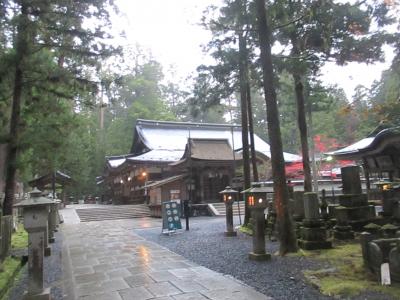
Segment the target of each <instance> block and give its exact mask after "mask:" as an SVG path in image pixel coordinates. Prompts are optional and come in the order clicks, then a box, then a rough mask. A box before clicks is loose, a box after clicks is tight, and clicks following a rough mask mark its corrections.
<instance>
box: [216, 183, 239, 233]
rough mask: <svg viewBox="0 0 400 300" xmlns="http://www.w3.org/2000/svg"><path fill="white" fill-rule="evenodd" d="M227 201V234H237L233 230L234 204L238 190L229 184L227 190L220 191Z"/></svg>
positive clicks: (225, 201)
mask: <svg viewBox="0 0 400 300" xmlns="http://www.w3.org/2000/svg"><path fill="white" fill-rule="evenodd" d="M219 193H220V194H221V195H222V199H223V200H224V203H225V209H226V231H225V236H236V235H237V233H236V231H234V230H233V209H232V205H233V202H235V200H236V197H237V194H238V192H237V191H236V190H234V189H232V188H231V187H230V186H227V187H226V188H225V190H223V191H221V192H219Z"/></svg>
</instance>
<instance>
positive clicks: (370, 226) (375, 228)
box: [363, 223, 382, 231]
mask: <svg viewBox="0 0 400 300" xmlns="http://www.w3.org/2000/svg"><path fill="white" fill-rule="evenodd" d="M363 228H364V229H365V230H367V231H368V230H371V229H372V230H379V229H381V228H382V227H381V226H379V225H378V224H375V223H368V224H367V225H365V226H364V227H363Z"/></svg>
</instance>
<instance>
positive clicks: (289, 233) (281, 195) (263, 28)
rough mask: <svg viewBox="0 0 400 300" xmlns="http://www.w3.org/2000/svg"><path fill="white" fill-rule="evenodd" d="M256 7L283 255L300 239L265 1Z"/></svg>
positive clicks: (258, 1) (295, 246)
mask: <svg viewBox="0 0 400 300" xmlns="http://www.w3.org/2000/svg"><path fill="white" fill-rule="evenodd" d="M256 9H257V23H258V33H259V42H260V50H261V64H262V68H263V81H264V93H265V102H266V105H267V122H268V135H269V139H270V144H271V145H270V146H271V165H272V176H273V180H274V198H275V207H276V214H277V222H278V230H279V241H280V248H279V253H280V254H281V255H284V254H286V253H288V252H295V251H297V241H296V234H295V231H294V227H293V224H292V220H291V216H290V214H289V206H288V204H289V193H288V189H287V185H286V176H285V161H284V158H283V151H282V138H281V132H280V125H279V112H278V105H277V101H276V92H275V86H274V75H273V74H274V69H273V66H272V57H271V42H270V31H269V26H268V24H267V16H266V8H265V1H264V0H256Z"/></svg>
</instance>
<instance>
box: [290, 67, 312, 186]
mask: <svg viewBox="0 0 400 300" xmlns="http://www.w3.org/2000/svg"><path fill="white" fill-rule="evenodd" d="M293 79H294V86H295V93H296V106H297V126H298V127H299V133H300V143H301V154H302V157H303V172H304V191H305V192H312V181H311V168H310V155H309V150H308V132H307V131H308V130H307V121H306V112H305V105H304V90H303V83H302V81H301V77H300V76H299V75H298V74H293Z"/></svg>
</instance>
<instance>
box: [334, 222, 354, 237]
mask: <svg viewBox="0 0 400 300" xmlns="http://www.w3.org/2000/svg"><path fill="white" fill-rule="evenodd" d="M333 238H335V239H337V240H353V239H354V231H353V230H352V227H351V226H345V225H336V226H335V227H333Z"/></svg>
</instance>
